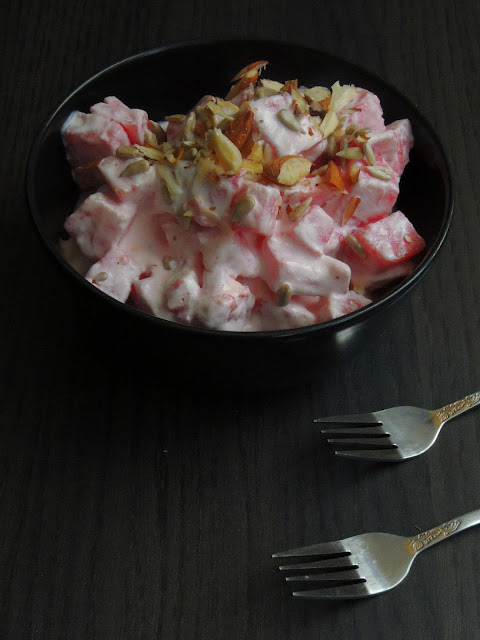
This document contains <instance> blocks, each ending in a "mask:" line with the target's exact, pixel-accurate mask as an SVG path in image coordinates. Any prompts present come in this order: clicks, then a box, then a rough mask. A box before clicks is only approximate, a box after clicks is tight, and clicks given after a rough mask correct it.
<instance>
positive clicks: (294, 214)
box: [288, 198, 312, 222]
mask: <svg viewBox="0 0 480 640" xmlns="http://www.w3.org/2000/svg"><path fill="white" fill-rule="evenodd" d="M311 204H312V198H307V200H304V201H303V202H301V203H300V204H299V205H298V207H295V209H292V210H291V211H290V213H289V214H288V217H289V218H290V220H292V221H293V222H296V221H297V220H299V219H300V218H301V217H302V216H303V215H304V214H305V213H306V212H307V211H308V209H309V207H310V205H311Z"/></svg>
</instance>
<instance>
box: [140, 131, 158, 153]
mask: <svg viewBox="0 0 480 640" xmlns="http://www.w3.org/2000/svg"><path fill="white" fill-rule="evenodd" d="M143 144H144V145H146V146H149V147H155V148H156V149H158V148H159V144H158V139H157V136H156V135H155V134H154V133H153V131H150V129H147V130H146V131H145V133H144V134H143Z"/></svg>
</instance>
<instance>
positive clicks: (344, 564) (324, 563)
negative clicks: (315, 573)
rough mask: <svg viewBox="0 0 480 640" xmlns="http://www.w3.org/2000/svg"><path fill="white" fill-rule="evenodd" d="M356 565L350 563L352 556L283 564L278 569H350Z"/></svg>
mask: <svg viewBox="0 0 480 640" xmlns="http://www.w3.org/2000/svg"><path fill="white" fill-rule="evenodd" d="M356 566H357V565H356V564H354V563H353V562H352V556H351V555H348V556H340V557H338V556H337V557H336V558H327V559H324V560H313V561H312V562H295V564H284V565H282V566H280V567H278V568H279V570H280V571H288V570H291V569H295V570H296V571H299V570H300V569H347V568H348V569H351V568H352V567H356Z"/></svg>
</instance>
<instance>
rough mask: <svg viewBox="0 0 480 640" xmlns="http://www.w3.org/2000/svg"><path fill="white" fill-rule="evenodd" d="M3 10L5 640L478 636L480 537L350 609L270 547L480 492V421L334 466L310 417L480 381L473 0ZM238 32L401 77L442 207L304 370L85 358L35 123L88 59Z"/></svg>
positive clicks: (473, 503) (0, 551)
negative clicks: (390, 307)
mask: <svg viewBox="0 0 480 640" xmlns="http://www.w3.org/2000/svg"><path fill="white" fill-rule="evenodd" d="M2 13H3V16H4V17H3V19H2V28H3V29H4V30H5V33H4V35H2V38H1V39H0V47H1V56H0V59H1V61H2V75H1V85H0V87H1V101H0V109H1V114H2V125H3V130H4V133H3V140H4V142H3V152H2V153H1V154H0V164H1V171H0V179H1V186H2V189H1V195H2V206H1V214H0V243H1V252H0V265H1V267H0V283H1V300H2V313H1V336H2V347H1V354H2V358H1V374H2V378H1V386H0V388H1V391H2V396H1V407H0V637H1V638H2V639H3V638H8V639H9V640H21V639H23V638H35V639H37V638H38V639H45V640H54V639H57V638H58V639H62V640H70V639H82V640H93V639H94V638H99V639H104V638H105V639H112V640H121V639H122V640H123V639H125V640H136V639H140V638H141V639H149V640H150V639H153V638H158V639H161V640H177V639H178V640H193V639H196V640H212V639H215V640H216V639H218V640H240V639H242V640H260V639H265V640H287V639H289V640H299V639H300V638H301V639H305V640H307V639H308V640H312V639H313V638H355V640H367V639H368V640H371V639H372V638H375V639H376V638H379V639H386V638H388V639H389V640H405V638H415V639H417V638H418V639H419V640H420V639H422V640H433V639H435V640H438V639H444V638H445V639H448V640H451V639H456V638H462V639H468V640H470V639H471V638H476V637H478V634H479V627H480V580H479V577H478V567H479V565H480V545H479V540H480V530H479V529H477V530H475V529H471V530H470V531H468V532H466V533H463V534H462V536H460V537H458V538H456V539H455V540H454V541H451V542H449V543H445V544H444V545H441V546H439V547H437V548H436V549H435V550H431V551H429V552H428V553H425V554H422V556H421V557H420V558H419V559H418V560H417V562H416V565H415V566H414V569H413V571H412V573H411V575H410V576H409V578H408V580H407V581H406V582H404V583H403V584H402V585H400V586H399V587H398V588H396V589H395V590H394V591H391V592H389V593H386V594H384V595H382V596H380V597H377V598H372V599H369V600H364V601H356V602H350V603H343V604H342V603H331V604H328V605H325V604H322V603H318V602H317V603H316V602H305V601H294V600H293V599H292V598H291V597H290V594H289V589H288V588H287V586H286V585H285V584H284V583H283V582H282V580H281V576H280V575H279V574H278V572H277V571H276V570H275V563H274V562H273V561H272V560H271V559H270V554H271V553H272V552H275V551H279V550H282V549H285V548H289V547H292V546H299V545H304V544H310V543H313V542H316V541H321V540H328V539H336V538H339V537H344V536H348V535H353V534H355V533H360V532H362V531H372V530H381V531H391V532H394V533H399V534H405V535H407V534H412V533H415V531H416V527H418V528H420V529H422V530H423V529H427V528H429V527H431V526H433V525H436V524H439V523H440V522H442V521H444V520H446V519H449V518H451V517H453V516H456V515H459V514H462V513H463V512H466V511H469V510H472V509H475V508H479V507H480V414H479V413H471V414H468V415H466V416H465V417H463V418H461V419H460V420H459V421H457V422H456V423H453V424H452V425H451V426H448V427H447V428H446V429H445V430H444V432H443V433H442V435H441V437H440V439H439V442H438V443H437V445H436V446H435V447H434V448H433V449H432V450H430V451H429V452H428V453H427V454H425V455H424V456H422V457H421V458H417V459H415V460H413V461H410V462H408V463H405V464H403V465H400V466H395V465H393V466H388V465H387V466H365V465H362V466H359V465H357V464H353V463H344V462H342V461H339V460H335V459H333V458H332V457H331V456H330V455H328V453H327V452H326V451H325V449H324V448H323V447H322V444H321V440H320V438H319V434H318V430H317V429H316V428H315V427H314V425H312V423H311V419H312V417H314V416H315V415H321V414H331V413H336V412H342V413H346V412H349V411H362V410H369V409H376V408H382V407H386V406H391V405H395V404H413V405H419V406H426V407H435V406H437V405H438V406H440V405H442V404H444V403H446V402H448V401H452V400H454V399H457V398H458V397H461V396H463V395H465V394H467V393H468V392H470V391H473V390H475V389H477V388H479V386H480V320H479V318H480V313H479V306H478V291H479V287H480V251H479V238H480V209H479V206H478V203H479V201H480V187H479V185H480V155H479V154H480V152H479V149H480V138H479V134H478V126H477V125H478V109H479V97H480V94H479V82H478V70H479V68H480V51H479V40H478V33H479V32H480V11H479V5H478V3H476V2H474V0H465V1H464V2H457V3H452V2H444V1H443V0H440V1H439V0H437V1H436V2H433V0H417V2H415V3H410V2H404V3H393V2H379V1H378V0H368V1H367V0H356V1H355V2H342V3H338V2H323V1H321V0H317V1H315V2H313V1H307V0H297V1H296V2H287V1H286V0H277V2H274V0H271V1H270V2H261V1H259V0H256V1H254V0H245V1H244V2H243V3H237V2H233V1H228V0H222V1H221V2H220V1H217V0H215V1H211V2H208V1H206V0H204V1H203V2H202V1H200V0H191V1H190V2H189V1H188V0H175V1H172V0H169V1H166V0H157V1H156V2H144V3H132V2H127V1H125V0H117V2H113V1H107V2H102V1H96V2H94V1H93V0H85V1H83V2H71V3H67V2H61V1H60V0H50V2H40V0H30V2H25V1H24V2H17V3H9V4H8V8H4V9H3V11H2ZM239 36H240V37H243V36H252V37H256V36H264V37H268V38H277V39H282V40H291V41H297V42H304V43H306V44H308V45H312V46H316V47H318V48H321V49H324V50H326V51H329V52H331V53H335V54H337V55H341V56H343V57H345V58H347V59H349V60H352V61H355V62H357V63H359V64H361V65H363V66H365V67H367V68H368V69H370V70H372V71H374V72H376V73H378V74H379V75H381V76H382V77H383V78H385V79H386V80H388V81H390V82H392V83H394V84H395V85H396V86H397V87H398V88H399V89H400V90H402V91H403V92H405V93H406V94H407V95H408V96H409V97H410V98H411V99H412V101H413V102H415V103H416V104H417V105H418V106H419V108H420V109H421V110H422V111H423V112H424V113H425V115H426V116H427V117H428V118H429V119H430V121H431V122H432V123H433V124H434V126H435V127H436V128H437V130H438V133H439V135H440V137H441V139H442V140H443V142H444V144H445V147H446V149H447V151H448V155H449V157H450V160H451V164H452V168H453V174H454V178H455V185H456V206H455V215H454V222H453V226H452V229H451V232H450V234H449V236H448V239H447V242H446V244H445V246H444V248H443V250H442V252H441V254H440V256H439V257H438V260H437V261H436V262H435V264H434V266H433V268H432V269H431V271H430V272H429V274H428V276H427V277H426V278H425V280H424V281H423V282H422V283H421V285H420V286H419V287H418V288H417V289H416V290H415V291H414V293H413V295H411V296H410V297H409V298H408V299H407V300H406V301H404V302H402V303H401V304H400V305H399V306H398V308H397V310H396V314H395V320H394V321H393V322H391V323H389V324H388V325H387V326H386V327H385V329H384V330H383V331H382V332H380V333H379V335H378V337H377V338H376V339H375V340H373V342H372V343H369V344H368V345H366V346H365V348H364V349H363V350H362V351H361V352H360V353H358V355H356V356H355V357H354V358H352V360H351V362H350V363H349V365H348V366H347V367H346V368H345V369H343V370H341V371H336V372H335V373H333V374H332V375H331V377H329V378H328V379H325V380H324V381H323V383H322V384H319V385H317V384H316V385H310V386H306V387H303V388H296V389H291V390H289V391H288V392H285V391H282V392H269V393H264V394H255V393H253V394H248V395H247V394H234V393H230V394H220V393H215V394H208V395H207V394H202V393H201V392H198V391H197V390H195V389H193V390H189V392H188V393H185V390H184V389H183V388H179V389H175V388H174V389H172V388H164V387H162V386H159V385H158V384H154V383H153V382H152V381H151V380H150V379H149V377H148V376H146V375H145V372H144V371H142V368H141V367H138V368H137V369H133V368H132V367H129V366H127V365H126V364H125V360H124V357H123V354H122V346H121V345H120V346H119V349H118V353H117V354H116V355H111V356H109V357H108V358H99V357H98V356H97V354H96V353H95V352H94V350H93V349H92V346H91V345H90V344H89V341H88V339H87V337H86V335H85V332H84V331H83V327H82V326H81V322H80V319H79V318H80V313H79V312H80V309H79V301H78V300H77V298H76V296H75V295H74V293H73V292H72V291H71V290H70V289H69V288H68V285H67V283H66V281H65V280H64V279H63V277H62V276H61V275H60V274H59V273H58V272H57V270H56V269H55V268H54V267H53V266H52V264H51V262H50V260H49V258H48V257H47V255H46V254H45V252H44V249H43V247H42V246H40V243H39V242H38V239H37V237H36V236H35V234H34V232H33V230H32V227H31V223H30V220H29V216H28V212H27V207H26V204H25V197H24V170H25V164H26V158H27V154H28V150H29V147H30V144H31V142H32V140H33V137H34V135H35V132H36V131H37V129H38V127H39V125H40V123H41V121H42V120H43V119H44V118H45V117H46V115H47V114H48V112H49V111H50V110H51V109H53V108H54V107H55V106H56V105H57V103H58V102H59V101H60V100H61V99H62V98H63V97H65V96H66V95H67V94H68V93H69V92H70V90H72V89H73V88H74V87H76V86H77V85H78V84H79V83H81V82H82V81H84V80H86V79H87V78H88V77H89V76H90V75H92V74H93V73H95V72H96V71H98V70H100V69H101V68H103V67H104V66H106V65H108V64H110V63H112V62H115V61H117V60H120V59H121V58H123V57H126V56H128V55H131V54H134V53H136V52H139V51H141V50H145V49H149V48H153V47H156V46H159V45H161V44H163V43H166V42H173V41H179V40H186V39H190V38H197V37H211V38H229V37H239ZM345 80H348V79H345ZM159 359H161V354H159Z"/></svg>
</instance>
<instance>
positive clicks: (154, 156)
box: [135, 144, 164, 160]
mask: <svg viewBox="0 0 480 640" xmlns="http://www.w3.org/2000/svg"><path fill="white" fill-rule="evenodd" d="M135 149H136V150H137V151H138V152H139V153H140V154H141V155H142V156H144V157H145V158H150V160H163V158H164V154H163V151H162V150H161V149H157V148H155V147H144V146H143V145H140V144H136V145H135Z"/></svg>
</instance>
